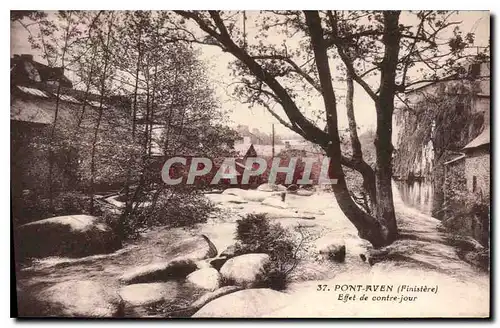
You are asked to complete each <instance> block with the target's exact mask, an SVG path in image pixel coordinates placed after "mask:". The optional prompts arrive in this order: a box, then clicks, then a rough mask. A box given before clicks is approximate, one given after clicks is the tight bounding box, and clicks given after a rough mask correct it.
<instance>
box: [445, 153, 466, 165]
mask: <svg viewBox="0 0 500 328" xmlns="http://www.w3.org/2000/svg"><path fill="white" fill-rule="evenodd" d="M465 156H466V155H465V154H461V155H460V156H458V157H455V158H453V159H451V160H449V161H447V162H444V165H448V164H451V163H455V162H456V161H459V160H461V159H464V158H465Z"/></svg>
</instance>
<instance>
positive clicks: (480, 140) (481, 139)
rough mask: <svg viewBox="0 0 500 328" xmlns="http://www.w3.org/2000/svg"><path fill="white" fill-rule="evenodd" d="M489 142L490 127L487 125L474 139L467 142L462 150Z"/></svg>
mask: <svg viewBox="0 0 500 328" xmlns="http://www.w3.org/2000/svg"><path fill="white" fill-rule="evenodd" d="M489 144H490V127H489V126H487V127H485V128H484V130H483V132H481V134H479V135H478V136H477V137H476V138H475V139H474V140H472V141H471V142H469V143H468V144H467V145H466V146H465V147H464V148H463V150H468V149H472V148H477V147H480V146H483V145H489Z"/></svg>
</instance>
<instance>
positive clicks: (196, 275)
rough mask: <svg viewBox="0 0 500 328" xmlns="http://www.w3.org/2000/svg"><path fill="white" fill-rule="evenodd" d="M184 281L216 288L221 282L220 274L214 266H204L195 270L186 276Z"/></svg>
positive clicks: (209, 288) (198, 285) (203, 286)
mask: <svg viewBox="0 0 500 328" xmlns="http://www.w3.org/2000/svg"><path fill="white" fill-rule="evenodd" d="M186 281H188V282H189V283H191V284H193V285H194V286H195V287H198V288H202V289H208V290H212V291H213V290H216V289H217V288H219V286H220V283H221V275H220V273H219V271H217V270H216V269H214V268H206V269H200V270H196V271H194V272H192V273H190V274H189V275H188V276H187V277H186Z"/></svg>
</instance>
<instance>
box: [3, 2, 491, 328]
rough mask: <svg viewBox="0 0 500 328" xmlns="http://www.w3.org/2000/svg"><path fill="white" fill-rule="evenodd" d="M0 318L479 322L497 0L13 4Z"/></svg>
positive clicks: (485, 264) (486, 252) (486, 282)
mask: <svg viewBox="0 0 500 328" xmlns="http://www.w3.org/2000/svg"><path fill="white" fill-rule="evenodd" d="M10 18H11V21H10V24H11V30H10V32H11V48H10V49H11V53H10V138H11V139H10V145H11V152H10V161H11V162H10V163H11V164H10V165H11V166H10V169H11V186H10V188H11V229H12V235H13V239H12V248H13V251H14V254H15V264H14V265H13V270H14V272H15V275H13V280H14V281H12V285H13V286H15V287H13V288H15V291H16V298H17V300H14V301H13V304H12V308H13V312H12V314H11V315H12V316H15V317H19V318H25V317H36V318H45V317H56V318H62V317H72V318H89V317H97V318H164V319H167V318H186V317H187V318H193V319H194V318H489V317H490V315H491V313H490V304H491V300H490V299H491V297H492V296H491V295H490V283H491V282H490V281H491V280H490V263H491V261H490V204H491V199H490V194H491V193H490V190H491V185H490V182H491V171H490V162H491V159H490V152H491V150H490V135H491V127H490V106H491V105H490V97H491V93H490V79H491V71H490V68H491V59H490V44H491V41H490V13H489V12H488V11H446V10H445V11H426V10H417V11H405V10H401V11H399V10H393V11H360V10H356V11H339V10H319V11H311V10H304V11H297V10H276V11H224V10H208V11H196V10H177V11H169V10H164V11H149V10H147V11H146V10H145V11H125V10H123V11H106V10H101V11H100V10H92V11H57V10H54V11H11V12H10Z"/></svg>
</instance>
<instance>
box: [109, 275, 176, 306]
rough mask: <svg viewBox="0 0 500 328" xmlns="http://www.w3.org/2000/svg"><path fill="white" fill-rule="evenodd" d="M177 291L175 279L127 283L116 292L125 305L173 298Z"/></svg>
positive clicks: (143, 303)
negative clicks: (146, 282)
mask: <svg viewBox="0 0 500 328" xmlns="http://www.w3.org/2000/svg"><path fill="white" fill-rule="evenodd" d="M178 293H179V283H178V282H175V281H169V282H156V283H148V284H134V285H128V286H124V287H122V288H121V289H120V290H119V292H118V294H119V295H120V297H121V298H122V299H123V301H124V302H125V305H130V306H144V305H148V304H152V303H156V302H160V301H164V300H168V299H174V298H175V297H176V296H177V294H178Z"/></svg>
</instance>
